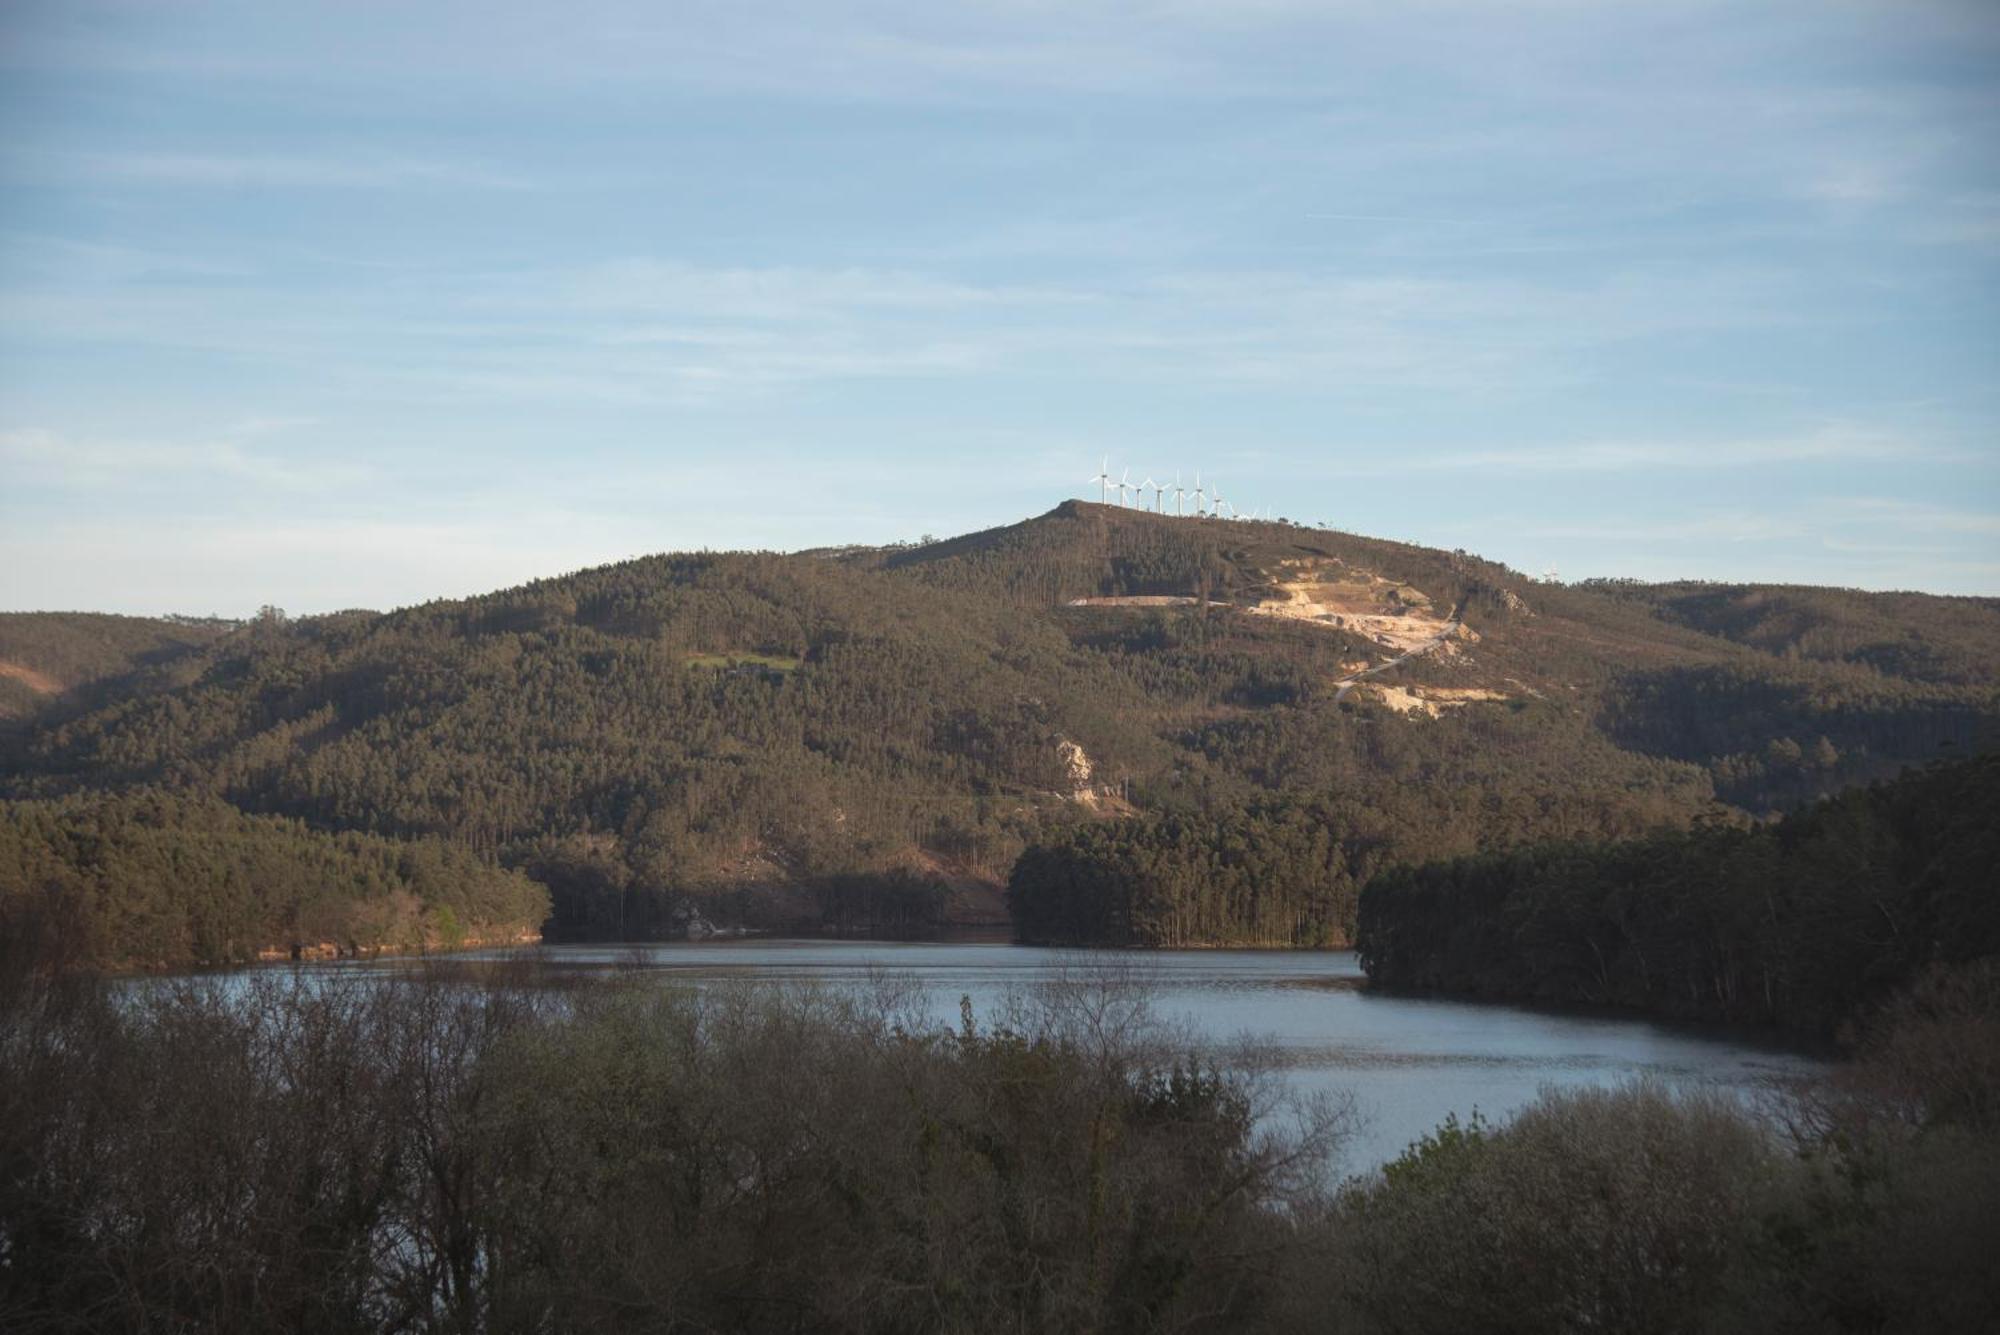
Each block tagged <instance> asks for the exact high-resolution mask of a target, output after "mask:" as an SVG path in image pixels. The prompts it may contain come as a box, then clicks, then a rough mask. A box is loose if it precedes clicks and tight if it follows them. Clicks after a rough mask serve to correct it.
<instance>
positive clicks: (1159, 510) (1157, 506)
mask: <svg viewBox="0 0 2000 1335" xmlns="http://www.w3.org/2000/svg"><path fill="white" fill-rule="evenodd" d="M1146 485H1147V486H1149V487H1151V488H1152V489H1153V513H1154V514H1156V515H1163V514H1165V513H1166V512H1167V507H1166V506H1165V504H1163V503H1162V502H1161V500H1160V498H1161V497H1162V496H1164V495H1166V494H1167V484H1166V483H1164V482H1155V481H1153V479H1152V477H1151V475H1150V474H1149V475H1148V476H1147V478H1146Z"/></svg>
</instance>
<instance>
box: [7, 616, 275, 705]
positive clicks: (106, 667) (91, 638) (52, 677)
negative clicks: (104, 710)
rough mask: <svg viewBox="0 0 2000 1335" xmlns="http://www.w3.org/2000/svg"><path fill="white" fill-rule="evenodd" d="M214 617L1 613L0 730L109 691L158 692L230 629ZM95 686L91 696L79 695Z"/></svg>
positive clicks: (233, 626)
mask: <svg viewBox="0 0 2000 1335" xmlns="http://www.w3.org/2000/svg"><path fill="white" fill-rule="evenodd" d="M235 624H236V623H234V622H230V621H220V620H216V619H214V618H197V617H174V618H157V619H156V618H151V617H121V616H107V615H104V614H102V613H97V612H0V723H4V722H5V721H7V720H9V719H21V718H26V717H28V716H30V715H34V714H40V713H42V712H44V711H46V710H49V709H51V708H52V707H56V706H60V705H65V704H74V703H75V695H74V694H73V693H81V694H83V695H85V696H86V697H87V699H91V700H99V699H102V698H104V696H105V695H106V694H108V693H109V692H108V690H107V689H105V688H107V687H108V688H109V689H112V690H116V689H123V690H131V689H136V688H147V689H158V688H160V687H162V686H165V685H169V684H172V683H173V682H174V681H175V680H176V677H175V674H174V672H173V667H174V665H175V664H177V663H180V662H182V661H184V660H186V659H188V658H190V657H191V656H193V655H194V654H196V653H197V652H199V651H200V650H201V649H203V648H205V647H206V646H208V645H210V644H213V643H214V642H215V641H216V640H217V639H218V638H220V637H221V636H223V635H225V634H227V633H228V632H229V631H231V630H233V629H234V628H235ZM93 686H96V687H100V689H98V690H96V691H86V690H83V689H82V688H89V687H93Z"/></svg>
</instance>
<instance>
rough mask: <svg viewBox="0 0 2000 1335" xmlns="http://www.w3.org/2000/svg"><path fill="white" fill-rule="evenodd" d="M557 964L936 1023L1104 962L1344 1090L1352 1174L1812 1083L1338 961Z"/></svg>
mask: <svg viewBox="0 0 2000 1335" xmlns="http://www.w3.org/2000/svg"><path fill="white" fill-rule="evenodd" d="M543 954H544V956H545V957H546V958H548V959H550V960H551V961H553V962H555V963H557V964H558V965H563V964H568V965H572V966H574V967H576V968H578V969H591V968H597V967H603V966H607V965H612V964H636V963H639V962H641V961H643V965H644V967H646V968H648V969H652V970H657V971H658V972H659V973H660V974H661V975H662V976H663V977H672V978H674V979H677V980H683V981H692V982H701V981H705V980H720V979H753V980H756V979H761V980H768V981H786V982H805V981H810V982H816V983H826V984H842V983H850V984H856V985H865V984H867V983H868V982H869V981H870V979H871V977H872V976H873V975H875V974H877V973H880V972H883V971H888V972H891V973H893V974H894V975H897V976H899V977H902V978H907V979H910V980H913V981H914V982H916V983H917V984H919V985H920V986H921V987H922V988H923V990H924V993H925V995H926V996H927V997H928V998H929V1005H930V1006H931V1007H932V1009H933V1010H934V1012H935V1014H936V1016H937V1018H938V1021H939V1023H941V1024H948V1023H955V1022H956V1020H957V1016H958V1008H959V998H960V997H961V996H970V997H971V999H972V1002H973V1005H974V1007H975V1008H976V1009H977V1010H978V1011H979V1012H980V1013H981V1014H982V1015H984V1014H987V1013H990V1012H991V1011H992V1010H993V1009H994V1008H995V1007H997V1006H998V1005H1000V1004H1002V1003H1003V1002H1004V1001H1005V1000H1006V999H1007V997H1008V996H1009V995H1010V994H1011V993H1015V992H1018V991H1019V990H1021V989H1024V988H1028V987H1032V986H1033V985H1034V984H1035V983H1037V982H1041V981H1046V980H1049V979H1051V978H1055V977H1058V976H1062V975H1064V974H1066V973H1067V974H1071V975H1073V974H1074V973H1075V971H1076V970H1077V969H1078V968H1079V967H1089V966H1090V965H1091V964H1093V963H1094V962H1096V961H1099V960H1108V962H1109V963H1110V964H1111V966H1112V967H1114V968H1117V969H1122V970H1131V971H1136V972H1137V973H1138V974H1139V975H1140V976H1141V977H1143V978H1144V979H1146V980H1147V981H1148V982H1150V983H1151V984H1152V986H1153V988H1154V1006H1155V1008H1156V1010H1157V1011H1158V1012H1159V1013H1161V1014H1162V1015H1163V1016H1164V1017H1166V1018H1169V1019H1184V1020H1185V1021H1186V1022H1187V1023H1188V1024H1189V1025H1190V1026H1192V1027H1193V1028H1194V1029H1195V1030H1196V1031H1197V1032H1198V1033H1199V1034H1200V1035H1202V1036H1204V1037H1206V1038H1209V1039H1212V1040H1215V1041H1218V1042H1222V1041H1229V1040H1233V1039H1236V1038H1239V1037H1242V1036H1244V1035H1250V1036H1254V1037H1256V1038H1258V1039H1261V1040H1265V1041H1267V1042H1268V1043H1270V1044H1271V1045H1273V1046H1274V1047H1275V1048H1276V1049H1277V1050H1278V1051H1279V1052H1280V1053H1282V1055H1283V1057H1284V1059H1285V1061H1286V1064H1287V1068H1288V1071H1289V1075H1290V1078H1291V1079H1292V1080H1293V1081H1294V1082H1295V1084H1296V1086H1297V1087H1298V1088H1299V1089H1301V1090H1306V1091H1313V1090H1333V1091H1341V1090H1345V1091H1351V1092H1352V1093H1353V1095H1354V1096H1355V1098H1356V1099H1357V1101H1358V1103H1359V1106H1360V1111H1361V1112H1362V1114H1363V1115H1364V1118H1365V1122H1364V1125H1363V1126H1362V1127H1361V1129H1360V1132H1359V1133H1358V1135H1357V1136H1356V1138H1355V1140H1354V1141H1353V1142H1352V1143H1351V1145H1350V1146H1349V1149H1348V1151H1347V1153H1346V1156H1345V1160H1346V1161H1345V1165H1344V1166H1345V1167H1347V1168H1348V1169H1350V1170H1355V1171H1359V1170H1362V1169H1366V1168H1369V1167H1371V1166H1373V1165H1376V1164H1379V1163H1381V1162H1382V1161H1384V1160H1386V1159H1389V1158H1392V1157H1394V1156H1395V1155H1396V1154H1398V1153H1399V1152H1401V1150H1402V1149H1403V1148H1404V1147H1405V1146H1406V1145H1408V1144H1409V1142H1410V1141H1412V1140H1413V1139H1415V1138H1416V1137H1418V1136H1420V1135H1422V1134H1423V1133H1424V1132H1426V1131H1428V1130H1430V1129H1431V1128H1432V1127H1433V1126H1435V1125H1436V1124H1437V1123H1438V1122H1439V1121H1441V1120H1442V1119H1443V1118H1444V1116H1445V1114H1446V1113H1451V1112H1455V1113H1457V1114H1458V1115H1459V1116H1460V1117H1461V1118H1463V1117H1466V1116H1468V1115H1469V1114H1470V1113H1471V1112H1472V1111H1473V1110H1474V1109H1475V1108H1477V1109H1478V1110H1479V1111H1480V1112H1482V1113H1484V1114H1485V1115H1486V1116H1487V1117H1488V1118H1489V1119H1490V1120H1495V1121H1498V1120H1501V1119H1502V1118H1504V1117H1505V1116H1506V1115H1508V1114H1510V1113H1512V1112H1513V1111H1515V1110H1516V1109H1518V1108H1520V1107H1521V1106H1522V1105H1523V1104H1525V1103H1527V1102H1529V1101H1530V1100H1531V1099H1533V1098H1534V1096H1535V1094H1536V1092H1537V1091H1539V1090H1540V1089H1542V1088H1543V1087H1545V1086H1551V1085H1554V1086H1574V1085H1591V1084H1597V1085H1602V1084H1615V1083H1617V1082H1619V1081H1622V1080H1625V1079H1628V1078H1630V1077H1633V1076H1638V1075H1651V1076H1656V1077H1660V1078H1662V1079H1666V1080H1669V1081H1673V1082H1677V1083H1681V1084H1689V1085H1692V1084H1705V1085H1711V1086H1718V1087H1721V1088H1725V1089H1729V1090H1732V1091H1737V1092H1741V1093H1746V1094H1747V1093H1753V1092H1755V1091H1757V1090H1758V1089H1760V1088H1764V1087H1767V1086H1768V1085H1769V1084H1771V1083H1772V1082H1773V1081H1775V1080H1779V1079H1783V1078H1785V1077H1790V1076H1799V1075H1805V1074H1810V1073H1812V1072H1814V1071H1817V1070H1821V1069H1824V1066H1825V1063H1824V1062H1823V1061H1822V1060H1820V1059H1819V1058H1816V1057H1813V1056H1810V1055H1806V1054H1804V1053H1801V1052H1797V1051H1792V1050H1789V1049H1786V1048H1783V1047H1778V1046H1773V1045H1763V1044H1759V1043H1758V1042H1756V1041H1755V1040H1754V1039H1749V1038H1745V1037H1743V1036H1740V1035H1735V1034H1728V1033H1719V1032H1716V1031H1711V1030H1700V1029H1693V1028H1677V1027H1669V1026H1663V1025H1658V1024H1652V1023H1648V1022H1646V1021H1643V1020H1633V1019H1623V1018H1613V1017H1606V1016H1602V1015H1593V1014H1576V1013H1567V1012H1553V1011H1547V1010H1531V1009H1525V1008H1522V1007H1516V1006H1507V1005H1500V1004H1494V1003H1472V1002H1461V1001H1443V1000H1432V999H1427V998H1414V997H1398V996H1383V995H1380V994H1371V993H1369V992H1366V991H1363V990H1361V989H1360V987H1359V984H1360V982H1361V979H1362V975H1361V970H1360V967H1359V965H1358V964H1357V963H1356V962H1355V958H1354V956H1353V954H1351V953H1348V952H1323V951H1261V950H1260V951H1234V950H1204V951H1172V952H1154V953H1144V954H1138V953H1132V952H1125V953H1120V954H1117V955H1114V956H1109V957H1105V956H1093V955H1091V954H1090V953H1088V952H1081V951H1063V950H1045V949H1039V948H1036V947H1030V946H1013V945H940V944H937V943H930V942H924V943H907V944H906V943H897V942H883V941H768V940H760V941H733V942H705V943H700V944H673V945H646V946H638V947H632V946H615V947H607V946H549V947H544V948H543Z"/></svg>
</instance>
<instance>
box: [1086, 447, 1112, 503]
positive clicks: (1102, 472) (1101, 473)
mask: <svg viewBox="0 0 2000 1335" xmlns="http://www.w3.org/2000/svg"><path fill="white" fill-rule="evenodd" d="M1090 480H1091V481H1092V482H1095V483H1096V484H1097V503H1098V504H1099V505H1103V504H1105V503H1107V502H1108V501H1110V499H1111V456H1110V455H1108V454H1107V455H1105V456H1104V462H1103V463H1101V464H1099V465H1098V466H1097V476H1096V477H1094V478H1091V479H1090Z"/></svg>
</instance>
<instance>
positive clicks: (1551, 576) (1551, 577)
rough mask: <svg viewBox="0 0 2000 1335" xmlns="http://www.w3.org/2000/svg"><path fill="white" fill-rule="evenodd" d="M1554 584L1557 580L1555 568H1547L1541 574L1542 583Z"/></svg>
mask: <svg viewBox="0 0 2000 1335" xmlns="http://www.w3.org/2000/svg"><path fill="white" fill-rule="evenodd" d="M1556 582H1557V580H1556V568H1555V567H1554V566H1550V567H1549V568H1548V569H1547V570H1544V571H1543V572H1542V583H1544V584H1554V583H1556Z"/></svg>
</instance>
